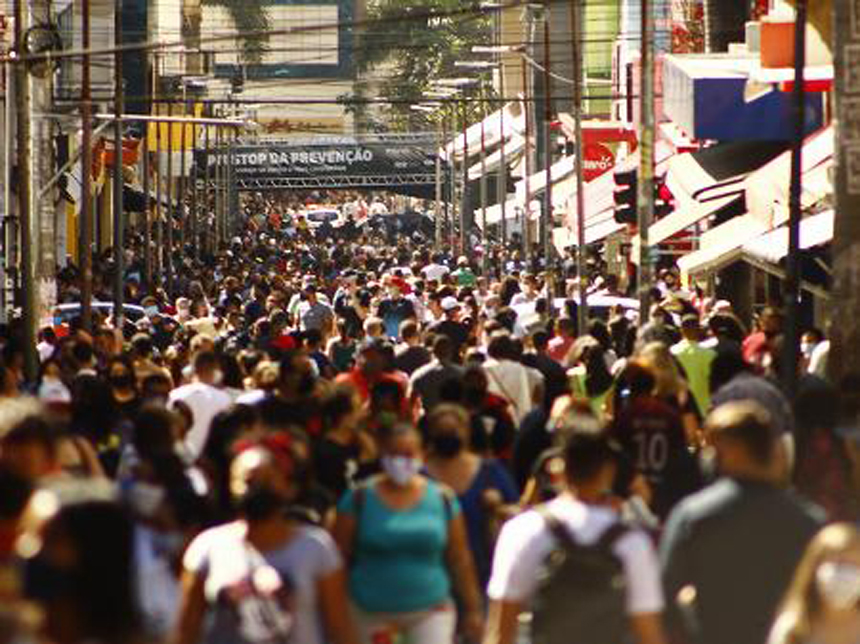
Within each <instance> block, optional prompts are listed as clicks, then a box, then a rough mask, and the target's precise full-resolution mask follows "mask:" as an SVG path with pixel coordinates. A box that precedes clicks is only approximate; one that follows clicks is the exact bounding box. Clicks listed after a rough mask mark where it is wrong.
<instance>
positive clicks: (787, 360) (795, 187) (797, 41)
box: [781, 0, 806, 400]
mask: <svg viewBox="0 0 860 644" xmlns="http://www.w3.org/2000/svg"><path fill="white" fill-rule="evenodd" d="M805 67H806V0H798V2H797V13H796V18H795V24H794V89H793V91H792V103H793V108H794V141H793V143H792V148H791V184H790V188H789V219H788V256H787V257H786V270H785V302H786V321H787V325H786V329H785V342H784V345H783V356H782V358H783V364H782V374H781V375H782V378H783V385H784V387H785V394H786V396H787V397H788V399H789V400H794V397H795V395H796V393H797V363H798V361H799V360H800V218H801V216H802V213H801V203H800V198H801V190H802V181H803V178H802V174H803V135H804V132H805V130H806V127H805V126H806V118H805V116H806V110H805V105H806V94H805V91H804V87H803V86H804V80H803V79H804V68H805Z"/></svg>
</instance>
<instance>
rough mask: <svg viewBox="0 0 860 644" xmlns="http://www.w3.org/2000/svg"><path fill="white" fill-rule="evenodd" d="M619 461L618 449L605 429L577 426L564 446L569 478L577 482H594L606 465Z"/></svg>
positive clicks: (566, 470)
mask: <svg viewBox="0 0 860 644" xmlns="http://www.w3.org/2000/svg"><path fill="white" fill-rule="evenodd" d="M617 462H618V449H617V448H616V447H615V445H614V444H613V443H612V441H611V440H610V438H609V436H608V434H607V433H606V431H604V430H603V429H599V430H595V429H593V428H591V427H589V428H588V429H586V428H585V427H582V428H575V429H574V430H573V431H572V432H571V434H570V436H569V437H568V439H567V443H566V444H565V446H564V464H565V473H566V475H567V479H568V480H569V481H570V482H571V483H573V484H575V485H581V484H583V483H590V482H592V481H593V480H594V479H595V477H596V476H598V475H599V474H600V472H601V470H602V469H603V467H604V466H605V465H607V464H608V463H617Z"/></svg>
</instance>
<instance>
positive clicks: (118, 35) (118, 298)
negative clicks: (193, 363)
mask: <svg viewBox="0 0 860 644" xmlns="http://www.w3.org/2000/svg"><path fill="white" fill-rule="evenodd" d="M113 28H114V42H115V43H116V48H117V51H116V53H115V54H114V57H113V66H114V71H113V73H114V83H113V85H114V87H113V92H114V97H113V110H114V123H113V140H114V155H113V261H114V282H113V325H114V329H119V330H120V331H122V327H123V320H124V318H125V313H124V309H123V295H124V288H125V281H124V279H123V277H124V273H125V214H124V213H123V199H122V187H123V183H124V182H123V180H122V152H123V150H122V110H123V96H122V93H123V82H122V51H121V49H120V45H122V0H117V1H116V2H115V3H114V27H113Z"/></svg>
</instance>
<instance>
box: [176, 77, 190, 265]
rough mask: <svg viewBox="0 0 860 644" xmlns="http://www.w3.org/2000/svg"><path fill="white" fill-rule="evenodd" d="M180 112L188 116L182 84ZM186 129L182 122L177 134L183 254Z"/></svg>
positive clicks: (182, 245)
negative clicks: (180, 129)
mask: <svg viewBox="0 0 860 644" xmlns="http://www.w3.org/2000/svg"><path fill="white" fill-rule="evenodd" d="M182 114H183V116H185V117H187V116H188V97H187V95H186V89H185V85H184V84H183V86H182ZM187 130H188V125H186V124H185V123H183V124H182V132H181V133H180V135H179V148H180V150H181V154H182V156H180V157H179V182H178V184H179V195H178V198H177V201H178V202H179V218H180V219H179V247H180V248H181V249H182V252H183V254H184V253H185V226H186V225H187V224H188V222H187V221H186V219H187V217H186V211H185V192H186V190H187V185H188V183H187V179H186V176H185V170H186V168H185V146H186V144H187V143H188V142H187V140H186V138H187V137H186V131H187Z"/></svg>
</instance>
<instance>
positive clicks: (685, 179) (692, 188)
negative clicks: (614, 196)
mask: <svg viewBox="0 0 860 644" xmlns="http://www.w3.org/2000/svg"><path fill="white" fill-rule="evenodd" d="M785 150H786V144H785V143H783V142H770V141H742V142H737V143H721V144H718V145H714V146H711V147H709V148H705V149H703V150H699V151H698V152H688V153H686V154H679V155H677V156H675V157H674V158H672V160H671V161H669V166H668V170H667V172H666V186H667V187H668V188H669V190H670V191H671V192H672V195H673V196H674V197H675V201H676V202H678V203H679V204H680V205H681V206H682V207H683V206H686V205H689V204H691V203H692V202H700V203H704V202H705V201H711V200H713V199H718V198H721V197H725V196H728V195H733V194H734V195H740V194H742V193H743V190H744V187H743V182H744V179H745V178H746V177H747V176H748V175H749V174H750V173H752V172H753V171H755V170H758V169H759V168H761V167H763V166H764V165H766V164H767V163H768V162H769V161H771V160H773V159H774V158H776V157H777V156H779V155H780V154H782V153H783V152H785Z"/></svg>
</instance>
